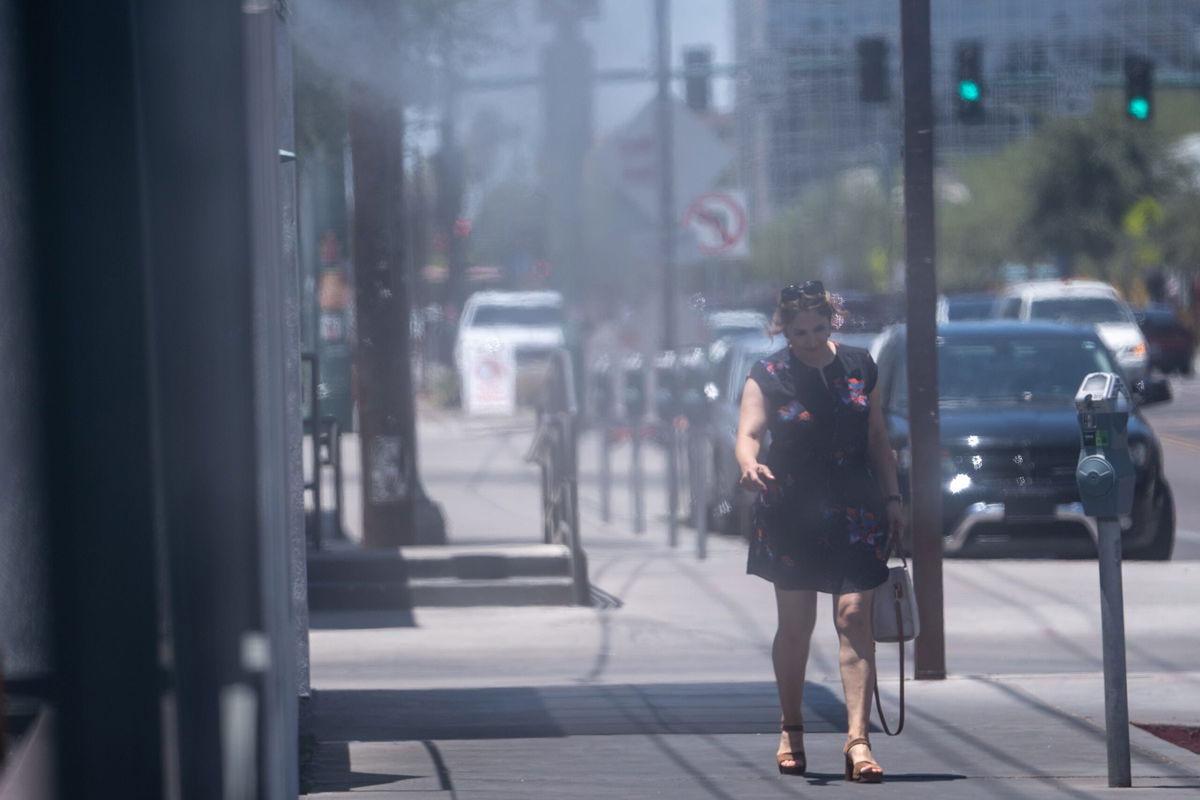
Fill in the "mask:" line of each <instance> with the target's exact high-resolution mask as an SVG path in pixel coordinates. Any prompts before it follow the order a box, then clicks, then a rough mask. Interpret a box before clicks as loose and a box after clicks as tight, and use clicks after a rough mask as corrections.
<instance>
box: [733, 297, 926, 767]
mask: <svg viewBox="0 0 1200 800" xmlns="http://www.w3.org/2000/svg"><path fill="white" fill-rule="evenodd" d="M836 313H837V308H836V306H835V304H834V301H833V299H832V298H831V297H830V295H829V293H828V292H826V291H825V287H824V286H823V285H822V284H821V282H820V281H808V282H807V283H805V284H803V285H802V286H795V285H792V286H788V287H787V288H785V289H784V290H783V291H781V292H780V293H779V302H778V305H777V307H776V310H775V317H774V320H773V326H772V333H780V332H782V333H783V335H784V337H785V338H786V339H787V347H785V348H783V349H781V350H780V351H779V352H777V353H774V354H772V355H770V356H768V357H767V358H765V359H763V360H761V361H759V362H758V363H756V364H755V365H754V367H753V368H752V369H751V370H750V375H749V376H748V378H747V380H746V388H745V391H744V393H743V395H742V404H741V410H740V416H739V419H738V432H737V443H736V446H735V447H736V450H735V455H736V457H737V462H738V466H739V468H740V469H741V485H742V487H743V488H746V489H752V490H757V491H758V492H759V500H758V503H757V506H756V509H755V513H756V524H755V530H754V533H753V534H752V535H751V541H750V554H749V559H748V564H747V567H746V571H747V572H749V573H750V574H752V575H758V576H760V577H762V578H765V579H766V580H769V581H771V582H772V583H773V584H774V585H775V601H776V606H777V608H778V612H779V623H778V629H777V631H776V633H775V642H774V646H773V647H772V661H773V663H774V667H775V682H776V684H777V687H778V689H779V701H780V705H781V706H782V710H783V716H782V722H781V731H780V737H779V749H778V751H777V754H776V762H777V763H778V765H779V771H780V772H781V773H784V774H790V775H802V774H804V771H805V769H806V768H807V760H806V758H805V754H804V739H803V732H804V722H803V719H802V717H801V700H802V696H803V692H804V672H805V667H806V665H807V662H808V649H809V639H810V638H811V636H812V631H813V626H814V624H815V621H816V612H817V593H818V592H825V593H828V594H831V595H832V596H833V616H834V623H835V626H836V628H837V634H838V640H839V656H840V657H839V662H840V666H841V673H842V688H843V691H844V692H845V698H846V716H847V719H848V722H849V726H848V727H849V730H848V731H847V739H846V744H845V746H844V748H843V753H844V755H845V768H846V779H847V780H853V781H862V782H864V783H878V782H879V781H881V780H882V779H883V768H882V767H880V766H879V764H878V763H877V762H876V761H875V758H874V756H873V755H872V753H871V743H870V741H869V739H868V738H867V732H868V726H869V721H870V714H871V706H870V697H871V690H872V686H873V685H874V678H875V642H874V639H873V637H872V634H871V593H872V590H873V589H874V588H875V587H876V586H879V585H880V584H882V583H883V582H884V580H885V579H886V578H887V555H888V550H889V542H890V541H891V539H890V538H889V537H896V539H895V541H899V537H900V536H901V534H902V532H903V527H904V514H903V509H902V505H901V504H902V500H901V497H900V493H899V488H898V485H897V482H896V464H895V458H894V456H893V454H892V449H891V443H890V442H889V440H888V435H887V431H886V430H885V428H884V423H883V414H882V410H881V409H880V407H879V405H878V403H877V402H876V401H877V393H876V390H875V383H876V378H877V374H878V372H877V369H876V367H875V362H874V361H873V360H872V358H871V356H870V354H869V353H868V352H867V351H866V350H863V349H861V348H857V347H850V346H847V345H842V344H838V343H837V342H834V341H830V338H829V337H830V334H831V333H832V330H833V317H834V315H835V314H836ZM768 432H770V434H771V443H770V448H769V451H768V452H767V453H766V454H763V453H761V449H762V444H763V439H764V436H765V435H766V434H767V433H768Z"/></svg>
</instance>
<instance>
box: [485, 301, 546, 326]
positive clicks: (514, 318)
mask: <svg viewBox="0 0 1200 800" xmlns="http://www.w3.org/2000/svg"><path fill="white" fill-rule="evenodd" d="M562 321H563V312H562V308H560V307H558V306H532V305H530V306H480V307H479V309H478V310H477V311H476V312H475V319H474V320H472V322H471V324H472V325H474V326H475V327H478V328H491V327H496V326H498V325H516V326H520V327H530V326H534V327H537V326H547V325H562Z"/></svg>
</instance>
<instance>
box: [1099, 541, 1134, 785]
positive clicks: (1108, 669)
mask: <svg viewBox="0 0 1200 800" xmlns="http://www.w3.org/2000/svg"><path fill="white" fill-rule="evenodd" d="M1098 522H1099V529H1100V531H1099V533H1100V543H1099V560H1100V629H1101V636H1102V638H1103V641H1104V727H1105V730H1106V731H1107V732H1108V785H1109V786H1131V785H1132V783H1133V780H1132V775H1131V772H1130V755H1129V696H1128V691H1127V688H1128V687H1127V683H1126V675H1125V598H1124V590H1123V587H1122V582H1121V523H1120V521H1119V520H1118V519H1117V518H1116V517H1106V518H1103V519H1100V520H1098Z"/></svg>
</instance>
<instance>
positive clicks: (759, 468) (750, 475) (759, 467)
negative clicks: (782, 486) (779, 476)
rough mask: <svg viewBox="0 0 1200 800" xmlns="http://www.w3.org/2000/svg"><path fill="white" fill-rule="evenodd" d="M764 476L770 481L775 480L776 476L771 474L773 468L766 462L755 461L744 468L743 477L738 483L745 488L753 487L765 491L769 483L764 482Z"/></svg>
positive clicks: (755, 489)
mask: <svg viewBox="0 0 1200 800" xmlns="http://www.w3.org/2000/svg"><path fill="white" fill-rule="evenodd" d="M763 478H766V479H767V480H769V481H773V480H775V476H774V475H772V474H771V470H770V469H769V468H768V467H767V465H766V464H759V463H757V462H755V463H754V464H751V465H750V466H748V467H746V468H745V469H743V470H742V477H741V479H740V480H738V485H739V486H741V487H742V488H743V489H753V490H754V491H758V492H765V491H766V490H767V484H765V483H763Z"/></svg>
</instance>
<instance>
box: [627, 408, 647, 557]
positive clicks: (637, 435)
mask: <svg viewBox="0 0 1200 800" xmlns="http://www.w3.org/2000/svg"><path fill="white" fill-rule="evenodd" d="M641 427H642V424H641V420H630V426H629V430H630V436H629V446H630V462H631V463H630V465H629V494H630V497H631V498H632V499H633V532H634V533H645V532H646V502H645V498H644V497H643V496H642V483H643V481H642V432H641Z"/></svg>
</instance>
